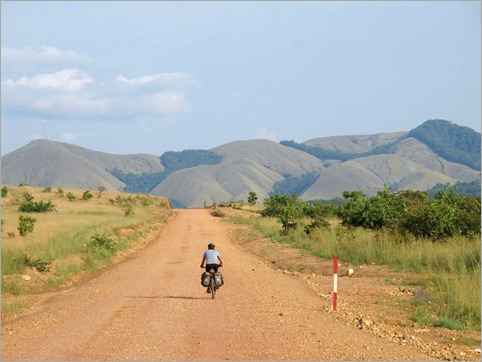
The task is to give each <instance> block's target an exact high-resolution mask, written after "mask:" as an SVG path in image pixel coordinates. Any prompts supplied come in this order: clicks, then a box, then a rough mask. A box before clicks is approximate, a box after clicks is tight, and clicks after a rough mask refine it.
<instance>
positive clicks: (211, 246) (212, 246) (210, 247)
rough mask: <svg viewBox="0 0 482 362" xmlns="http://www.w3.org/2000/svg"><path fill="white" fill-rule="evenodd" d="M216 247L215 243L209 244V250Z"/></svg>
mask: <svg viewBox="0 0 482 362" xmlns="http://www.w3.org/2000/svg"><path fill="white" fill-rule="evenodd" d="M215 246H216V245H214V244H213V243H209V244H208V249H214V247H215Z"/></svg>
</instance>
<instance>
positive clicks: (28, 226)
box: [18, 215, 37, 236]
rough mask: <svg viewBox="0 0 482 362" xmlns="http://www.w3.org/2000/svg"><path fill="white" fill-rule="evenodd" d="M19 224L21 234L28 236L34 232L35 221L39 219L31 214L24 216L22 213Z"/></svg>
mask: <svg viewBox="0 0 482 362" xmlns="http://www.w3.org/2000/svg"><path fill="white" fill-rule="evenodd" d="M18 220H19V225H18V232H19V233H20V235H21V236H27V234H28V233H33V229H34V225H35V222H36V221H37V219H36V218H34V217H30V216H23V215H20V216H19V217H18Z"/></svg>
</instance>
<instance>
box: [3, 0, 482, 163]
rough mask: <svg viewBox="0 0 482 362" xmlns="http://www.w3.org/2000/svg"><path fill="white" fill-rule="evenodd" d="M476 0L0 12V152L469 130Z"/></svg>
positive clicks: (128, 5)
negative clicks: (449, 126)
mask: <svg viewBox="0 0 482 362" xmlns="http://www.w3.org/2000/svg"><path fill="white" fill-rule="evenodd" d="M480 36H481V3H480V2H479V1H440V2H437V1H427V2H421V1H420V2H419V1H406V2H403V1H401V2H392V1H387V2H385V1H353V2H351V1H331V2H328V1H307V2H304V1H272V2H271V1H270V2H268V1H266V2H264V1H259V2H256V1H213V2H207V1H193V2H191V1H159V2H157V1H148V2H141V1H120V2H114V1H106V2H101V1H89V2H81V1H71V2H70V1H53V2H46V1H31V2H28V1H21V2H17V1H2V2H1V47H2V49H1V61H2V64H1V80H2V83H1V91H2V93H1V102H2V103H1V122H2V124H1V127H2V134H1V140H2V143H1V151H2V154H6V153H8V152H11V151H13V150H15V149H17V148H20V147H22V146H24V145H26V144H27V143H29V142H30V141H31V140H34V139H39V138H44V137H46V138H48V139H50V140H54V141H59V142H67V143H71V144H76V145H79V146H82V147H86V148H89V149H92V150H97V151H102V152H107V153H114V154H134V153H150V154H154V155H161V154H162V153H164V152H166V151H181V150H184V149H210V148H212V147H216V146H219V145H222V144H225V143H228V142H232V141H237V140H248V139H258V138H267V139H271V140H273V141H276V142H279V141H281V140H294V141H296V142H304V141H307V140H309V139H312V138H316V137H328V136H335V135H358V134H374V133H382V132H396V131H409V130H411V129H413V128H415V127H417V126H418V125H420V124H422V123H423V122H425V121H426V120H428V119H446V120H449V121H452V122H453V123H456V124H458V125H461V126H467V127H470V128H472V129H474V130H476V131H477V132H480V123H481V103H480V102H481V74H480V70H481V38H480Z"/></svg>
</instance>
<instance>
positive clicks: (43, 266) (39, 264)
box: [23, 254, 52, 273]
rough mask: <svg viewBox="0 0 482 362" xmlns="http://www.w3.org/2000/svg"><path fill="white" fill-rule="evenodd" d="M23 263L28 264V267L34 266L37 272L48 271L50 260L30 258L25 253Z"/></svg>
mask: <svg viewBox="0 0 482 362" xmlns="http://www.w3.org/2000/svg"><path fill="white" fill-rule="evenodd" d="M23 264H24V265H26V266H28V267H29V268H35V269H37V270H38V271H39V272H42V273H43V272H49V271H50V265H51V264H52V263H51V262H50V261H42V260H40V259H36V260H32V259H30V257H29V256H28V255H26V254H25V256H24V258H23Z"/></svg>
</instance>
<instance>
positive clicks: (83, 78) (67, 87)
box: [2, 68, 94, 92]
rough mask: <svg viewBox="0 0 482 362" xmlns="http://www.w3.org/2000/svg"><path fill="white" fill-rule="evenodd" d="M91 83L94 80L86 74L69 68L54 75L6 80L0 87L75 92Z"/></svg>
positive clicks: (45, 74) (47, 74)
mask: <svg viewBox="0 0 482 362" xmlns="http://www.w3.org/2000/svg"><path fill="white" fill-rule="evenodd" d="M93 82H94V80H93V79H92V78H91V77H90V76H89V75H88V74H87V73H84V72H82V71H80V70H79V69H72V68H69V69H63V70H60V71H58V72H55V73H44V74H38V75H36V76H34V77H32V78H29V77H26V76H24V77H21V78H19V79H18V80H12V79H6V80H4V81H2V85H6V86H17V87H26V88H30V89H58V90H61V91H67V92H77V91H80V90H82V89H83V88H84V87H85V86H86V85H87V84H91V83H93Z"/></svg>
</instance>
